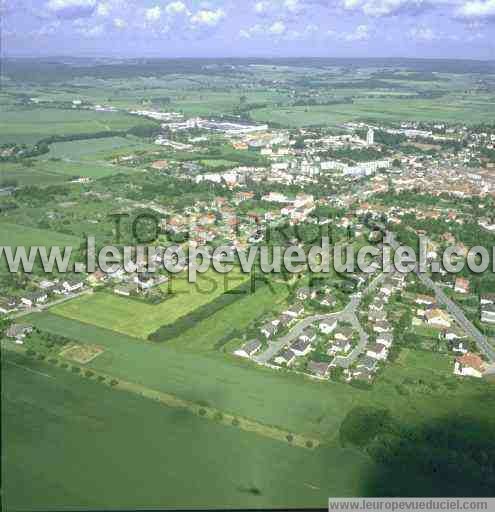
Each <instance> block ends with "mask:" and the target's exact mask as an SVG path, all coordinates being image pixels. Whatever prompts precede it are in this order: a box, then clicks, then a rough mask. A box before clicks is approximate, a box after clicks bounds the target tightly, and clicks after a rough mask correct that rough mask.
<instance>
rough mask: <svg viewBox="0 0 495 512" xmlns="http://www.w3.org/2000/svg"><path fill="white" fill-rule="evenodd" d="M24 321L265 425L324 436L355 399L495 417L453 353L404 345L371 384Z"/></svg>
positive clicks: (103, 364) (422, 415) (437, 413)
mask: <svg viewBox="0 0 495 512" xmlns="http://www.w3.org/2000/svg"><path fill="white" fill-rule="evenodd" d="M244 300H246V299H244ZM241 303H242V301H239V302H237V303H235V304H234V305H232V306H229V308H226V309H225V310H224V311H222V312H221V314H223V315H225V317H224V318H225V319H227V318H228V317H229V314H230V313H231V311H230V308H241ZM215 316H216V315H215ZM26 321H29V322H32V323H34V324H35V325H37V326H39V327H40V328H42V329H45V330H48V331H50V332H54V333H57V334H63V335H65V336H67V337H68V338H70V339H74V340H77V341H79V342H82V343H91V344H98V345H102V346H103V347H105V348H106V351H105V352H104V353H103V354H102V355H100V356H98V357H97V358H96V359H95V360H94V361H93V362H91V363H90V366H91V367H92V368H94V369H95V370H98V371H101V372H104V373H108V374H111V375H114V376H116V377H117V378H121V379H123V380H130V381H133V382H136V383H138V384H141V385H143V386H146V387H149V388H151V389H156V390H159V391H163V392H166V393H171V394H174V395H176V396H178V397H180V398H183V399H185V400H189V401H191V402H195V403H205V404H208V405H210V406H212V407H216V408H218V409H221V410H224V411H226V412H229V413H232V414H234V415H235V414H238V415H240V416H244V417H247V418H252V419H255V420H257V421H259V422H261V423H264V424H266V425H274V426H278V427H281V428H284V429H286V430H289V431H291V430H292V431H295V432H299V433H301V434H302V433H305V434H308V435H311V436H315V437H320V438H322V439H329V440H334V439H335V438H336V436H337V434H338V428H339V425H340V423H341V422H342V420H343V419H344V417H345V416H346V414H347V413H348V412H349V411H350V410H351V409H352V408H353V407H356V406H357V405H370V406H371V405H373V406H379V407H385V408H387V409H389V410H390V411H391V412H392V413H393V415H394V416H395V417H397V418H400V419H401V420H403V421H405V422H409V424H411V425H414V424H415V422H418V421H424V420H433V419H435V418H439V417H442V416H444V415H447V414H449V413H455V412H456V411H459V410H462V411H463V413H464V414H466V415H473V416H474V417H477V416H479V417H481V416H482V417H486V418H493V415H494V411H493V410H491V409H490V408H485V409H481V410H480V408H479V404H478V400H477V399H476V396H478V395H480V394H481V393H482V392H483V390H486V386H487V384H485V383H483V382H473V381H470V380H468V381H464V382H463V383H462V385H461V384H460V383H459V382H458V381H457V380H456V379H455V378H454V377H453V375H452V361H451V360H450V358H448V357H446V356H441V355H438V354H434V353H429V352H416V351H406V350H404V351H403V353H402V354H401V358H400V359H399V361H397V362H396V363H394V364H391V365H388V366H387V368H386V370H385V371H384V372H383V375H381V376H380V378H379V379H378V381H377V382H376V383H375V384H374V386H373V388H372V390H371V391H368V390H360V389H357V388H355V387H353V386H349V385H348V384H339V383H331V382H329V383H319V382H318V383H315V382H312V381H308V380H307V379H304V378H302V377H300V376H297V375H294V374H286V373H284V372H275V371H273V370H269V369H261V368H259V367H256V366H254V365H253V364H251V363H248V362H245V361H243V360H240V359H239V358H236V357H234V356H228V355H225V354H222V353H218V352H215V351H210V352H204V353H200V352H197V353H194V352H191V351H184V350H178V345H177V344H178V342H179V340H172V341H171V342H170V343H163V344H156V343H149V342H148V343H143V342H142V341H140V340H137V339H133V338H129V337H126V336H123V335H120V334H118V333H115V332H111V331H107V330H104V329H100V328H97V327H94V326H88V325H86V324H84V325H83V324H81V323H79V322H76V321H73V320H69V319H66V318H63V317H60V316H57V315H53V314H50V313H42V314H35V315H31V317H29V318H28V319H26ZM234 321H235V317H234V319H233V322H234ZM214 323H215V318H212V319H211V323H208V321H206V322H204V325H202V326H200V327H198V328H197V330H196V331H195V332H191V331H187V332H186V333H184V335H183V336H184V337H185V338H188V337H190V341H189V342H190V343H193V338H194V336H195V334H196V335H198V336H203V339H204V340H205V341H208V339H209V338H211V337H214V333H212V332H210V329H211V328H212V325H213V324H214ZM234 325H235V324H234ZM201 327H202V329H201ZM201 331H202V332H201ZM406 378H409V379H413V380H414V381H424V382H426V383H427V384H426V385H425V386H423V387H421V386H419V385H418V386H416V385H412V384H404V379H406ZM430 384H431V389H429V387H428V386H430ZM404 387H406V388H407V389H406V391H407V393H406V392H404ZM425 388H426V389H425ZM485 392H486V391H485Z"/></svg>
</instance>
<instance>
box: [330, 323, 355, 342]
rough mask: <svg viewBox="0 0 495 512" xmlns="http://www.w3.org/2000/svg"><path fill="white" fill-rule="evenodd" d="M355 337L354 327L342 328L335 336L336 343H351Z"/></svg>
mask: <svg viewBox="0 0 495 512" xmlns="http://www.w3.org/2000/svg"><path fill="white" fill-rule="evenodd" d="M353 335H354V331H353V329H352V327H346V326H344V327H341V328H340V329H339V330H338V331H337V332H336V333H335V334H334V335H333V337H334V339H335V340H336V341H351V340H352V337H353Z"/></svg>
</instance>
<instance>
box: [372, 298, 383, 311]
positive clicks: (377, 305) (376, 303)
mask: <svg viewBox="0 0 495 512" xmlns="http://www.w3.org/2000/svg"><path fill="white" fill-rule="evenodd" d="M384 307H385V304H384V303H383V300H382V299H380V298H379V297H375V298H374V299H373V302H372V303H371V304H370V307H369V310H370V311H383V308H384Z"/></svg>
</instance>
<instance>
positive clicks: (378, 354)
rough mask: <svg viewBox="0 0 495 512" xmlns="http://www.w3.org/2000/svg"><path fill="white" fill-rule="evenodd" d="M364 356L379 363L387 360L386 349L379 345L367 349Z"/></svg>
mask: <svg viewBox="0 0 495 512" xmlns="http://www.w3.org/2000/svg"><path fill="white" fill-rule="evenodd" d="M366 355H367V356H369V357H372V358H373V359H377V360H379V361H385V360H386V359H387V358H388V348H387V347H386V346H385V345H382V344H381V343H375V344H374V345H371V346H370V347H369V348H368V350H367V351H366Z"/></svg>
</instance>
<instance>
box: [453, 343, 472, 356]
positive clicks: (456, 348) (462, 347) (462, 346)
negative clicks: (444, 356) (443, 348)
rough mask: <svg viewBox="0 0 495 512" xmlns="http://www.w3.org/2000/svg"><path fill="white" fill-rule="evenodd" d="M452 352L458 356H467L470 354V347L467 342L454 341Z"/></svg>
mask: <svg viewBox="0 0 495 512" xmlns="http://www.w3.org/2000/svg"><path fill="white" fill-rule="evenodd" d="M452 352H457V353H458V354H467V353H468V352H469V347H468V344H467V342H466V341H460V340H458V341H454V342H453V343H452Z"/></svg>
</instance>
